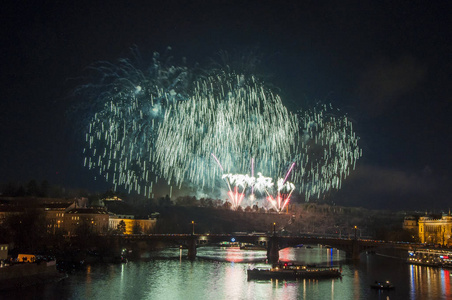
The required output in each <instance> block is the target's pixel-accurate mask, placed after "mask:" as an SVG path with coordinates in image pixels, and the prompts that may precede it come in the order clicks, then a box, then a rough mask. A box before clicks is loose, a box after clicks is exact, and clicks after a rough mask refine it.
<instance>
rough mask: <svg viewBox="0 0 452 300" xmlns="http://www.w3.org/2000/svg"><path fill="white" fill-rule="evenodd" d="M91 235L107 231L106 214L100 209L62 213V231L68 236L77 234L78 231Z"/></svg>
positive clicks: (82, 209) (72, 210) (81, 209)
mask: <svg viewBox="0 0 452 300" xmlns="http://www.w3.org/2000/svg"><path fill="white" fill-rule="evenodd" d="M80 229H83V230H89V231H91V232H92V233H97V234H99V233H106V232H107V231H108V212H107V211H106V210H105V209H102V208H73V209H71V210H69V211H66V212H65V213H64V230H65V231H67V233H68V235H74V234H77V232H78V230H80Z"/></svg>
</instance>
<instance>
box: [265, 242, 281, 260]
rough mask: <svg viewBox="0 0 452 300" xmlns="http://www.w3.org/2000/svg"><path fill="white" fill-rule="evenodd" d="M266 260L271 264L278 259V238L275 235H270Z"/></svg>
mask: <svg viewBox="0 0 452 300" xmlns="http://www.w3.org/2000/svg"><path fill="white" fill-rule="evenodd" d="M267 260H268V262H269V263H271V264H276V263H277V262H278V261H279V239H278V237H277V236H276V235H273V236H272V237H270V240H269V241H268V246H267Z"/></svg>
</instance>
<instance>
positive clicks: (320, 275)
mask: <svg viewBox="0 0 452 300" xmlns="http://www.w3.org/2000/svg"><path fill="white" fill-rule="evenodd" d="M247 275H248V280H252V279H258V280H259V279H286V280H296V279H324V278H338V277H340V276H341V270H340V269H338V268H331V267H308V266H301V265H294V264H287V263H285V264H278V265H275V266H273V267H272V268H255V269H248V271H247Z"/></svg>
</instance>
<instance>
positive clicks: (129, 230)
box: [109, 214, 157, 234]
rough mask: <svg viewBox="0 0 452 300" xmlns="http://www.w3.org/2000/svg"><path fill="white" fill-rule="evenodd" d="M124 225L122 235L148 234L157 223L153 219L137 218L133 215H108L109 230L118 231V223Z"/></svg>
mask: <svg viewBox="0 0 452 300" xmlns="http://www.w3.org/2000/svg"><path fill="white" fill-rule="evenodd" d="M121 221H123V222H124V223H125V232H124V234H138V233H150V232H151V231H152V230H153V229H154V227H155V224H156V223H157V219H155V218H139V217H137V218H136V217H135V216H134V215H115V214H112V215H110V221H109V228H110V229H112V230H116V229H118V225H119V223H120V222H121Z"/></svg>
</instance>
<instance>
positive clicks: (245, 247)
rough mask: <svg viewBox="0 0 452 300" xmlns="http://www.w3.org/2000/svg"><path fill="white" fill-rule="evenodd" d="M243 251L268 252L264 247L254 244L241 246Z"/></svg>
mask: <svg viewBox="0 0 452 300" xmlns="http://www.w3.org/2000/svg"><path fill="white" fill-rule="evenodd" d="M240 249H241V250H267V248H265V247H264V246H260V245H254V244H245V245H242V246H240Z"/></svg>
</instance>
